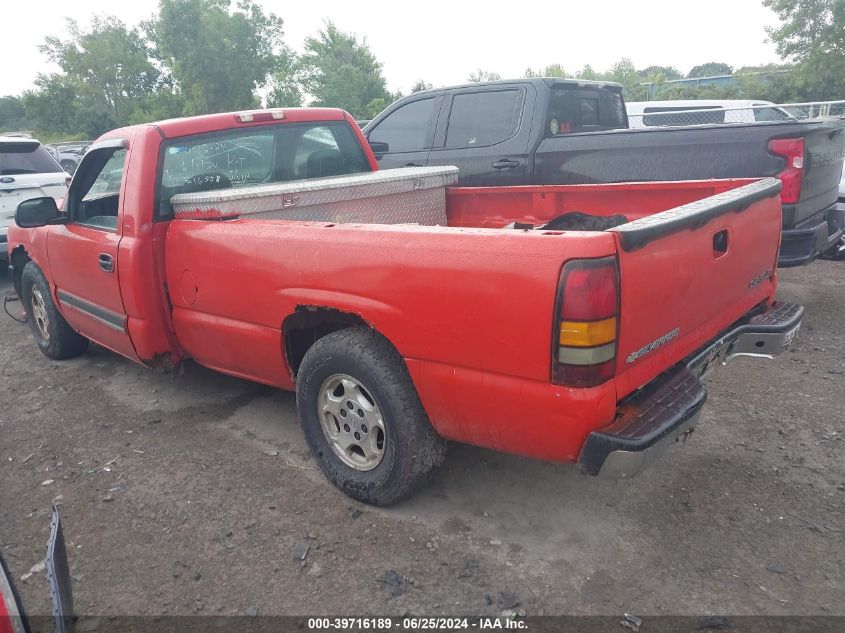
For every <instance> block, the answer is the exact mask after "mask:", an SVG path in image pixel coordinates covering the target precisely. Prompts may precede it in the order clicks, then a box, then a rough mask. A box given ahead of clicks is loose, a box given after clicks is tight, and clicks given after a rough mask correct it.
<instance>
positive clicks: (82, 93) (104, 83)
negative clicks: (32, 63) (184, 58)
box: [40, 16, 160, 123]
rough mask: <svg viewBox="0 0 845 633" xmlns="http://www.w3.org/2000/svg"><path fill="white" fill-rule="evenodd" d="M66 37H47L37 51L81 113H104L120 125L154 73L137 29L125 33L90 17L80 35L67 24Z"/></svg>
mask: <svg viewBox="0 0 845 633" xmlns="http://www.w3.org/2000/svg"><path fill="white" fill-rule="evenodd" d="M67 33H68V37H67V38H65V39H62V38H59V37H48V38H47V39H46V40H45V43H44V45H43V46H41V47H40V50H41V52H43V53H45V54H46V55H47V57H48V58H49V59H50V61H52V62H55V63H56V64H58V65H59V67H60V68H61V69H62V73H63V74H64V76H65V77H66V80H67V81H68V82H70V83H71V84H73V85H74V87H75V90H76V91H77V93H78V96H79V98H81V99H83V100H84V101H85V107H86V108H91V107H93V108H95V109H96V110H98V111H102V110H105V111H107V112H108V113H109V117H110V119H111V120H112V121H114V122H117V123H124V122H126V121H127V120H128V119H129V116H130V114H131V113H132V111H133V110H134V109H135V107H136V102H137V100H138V99H141V98H144V97H146V96H147V95H148V94H150V93H151V92H153V91H154V90H155V89H156V87H157V86H158V84H159V80H160V73H159V71H158V69H157V68H156V67H155V66H153V64H152V63H151V62H150V60H149V50H148V48H147V44H146V42H145V41H144V39H143V37H142V36H141V33H140V32H139V31H138V29H127V28H126V26H125V25H124V24H123V22H121V21H120V20H118V19H117V18H115V17H111V16H105V17H95V18H94V19H93V20H92V22H91V24H90V26H89V27H88V29H86V30H83V29H81V28H80V27H79V24H77V23H76V22H75V21H74V20H68V21H67Z"/></svg>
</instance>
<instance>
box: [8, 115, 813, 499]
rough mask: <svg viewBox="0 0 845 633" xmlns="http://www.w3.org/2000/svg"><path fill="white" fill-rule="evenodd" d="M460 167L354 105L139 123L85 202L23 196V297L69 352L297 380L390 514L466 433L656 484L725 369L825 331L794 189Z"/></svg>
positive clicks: (341, 477)
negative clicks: (780, 269) (403, 152)
mask: <svg viewBox="0 0 845 633" xmlns="http://www.w3.org/2000/svg"><path fill="white" fill-rule="evenodd" d="M327 137H331V138H332V139H333V143H332V144H331V145H327V143H326V142H324V140H325V139H326V138H327ZM315 139H321V142H319V143H315V142H314V140H315ZM116 170H119V171H120V172H121V174H122V177H121V178H120V185H119V187H113V186H107V185H103V186H102V187H101V186H100V183H103V182H106V183H108V182H112V183H113V182H117V179H116V178H115V177H114V173H115V171H116ZM454 179H455V169H454V168H451V167H448V168H435V169H396V170H383V171H382V170H378V163H377V161H376V159H375V157H374V155H373V154H372V153H371V152H370V150H369V147H368V145H367V143H366V140H365V139H364V136H363V134H362V132H361V130H360V128H359V127H358V126H357V124H356V123H355V121H354V120H353V119H352V118H351V117H350V116H349V115H348V114H346V113H344V112H343V111H340V110H333V109H294V110H266V111H257V112H245V113H234V114H232V113H230V114H214V115H207V116H201V117H191V118H184V119H174V120H170V121H164V122H160V123H158V124H155V125H152V124H150V125H136V126H131V127H126V128H122V129H119V130H115V131H113V132H110V133H108V134H106V135H104V136H103V137H102V138H100V139H99V140H98V141H97V142H96V143H94V144H93V145H92V146H91V148H90V149H89V150H88V153H87V154H86V156H85V157H84V158H83V160H82V162H81V163H80V165H79V169H78V171H77V174H76V176H75V177H74V180H73V182H72V183H71V187H70V191H69V192H68V195H67V197H66V198H65V201H64V207H63V211H61V212H60V211H59V209H58V208H57V207H56V204H55V200H54V199H53V198H49V197H48V198H41V199H38V200H30V201H27V202H23V203H21V205H20V206H19V207H18V211H17V216H16V226H14V227H12V228H11V230H10V233H9V238H10V242H9V252H10V255H11V260H12V273H13V283H14V288H15V291H16V292H17V294H18V296H19V297H20V298H21V300H22V302H23V305H24V307H25V309H26V311H27V313H28V317H29V323H30V327H31V330H32V334H33V336H34V338H35V341H36V343H37V345H38V348H39V349H40V350H41V351H42V352H43V353H44V354H45V355H46V356H47V357H49V358H51V359H56V360H59V359H64V358H70V357H73V356H77V355H79V354H82V353H83V352H84V351H85V349H86V347H87V345H88V342H89V340H90V341H94V342H96V343H98V344H100V345H102V346H104V347H106V348H108V349H111V350H113V351H115V352H117V353H119V354H122V355H124V356H126V357H127V358H130V359H132V360H135V361H137V362H139V363H142V364H144V365H147V366H150V367H168V366H175V365H178V364H179V363H181V362H182V361H184V360H186V359H193V360H194V361H195V362H197V363H199V364H202V365H205V366H207V367H210V368H212V369H216V370H218V371H221V372H224V373H227V374H231V375H234V376H238V377H241V378H245V379H249V380H253V381H256V382H259V383H264V384H268V385H272V386H275V387H278V388H281V389H287V390H295V391H296V400H297V407H298V410H299V417H300V421H301V424H302V428H303V431H304V433H305V437H306V439H307V441H308V444H309V446H310V448H311V451H312V454H313V456H314V458H315V460H316V462H317V464H319V466H320V468H321V469H322V470H323V472H324V473H325V474H326V476H327V477H328V478H329V479H330V480H331V481H332V482H333V483H334V484H335V485H336V486H337V487H338V488H340V489H341V490H342V491H343V492H345V493H346V494H348V495H350V496H352V497H354V498H356V499H359V500H361V501H364V502H367V503H375V504H388V503H392V502H395V501H398V500H399V499H402V498H404V497H406V496H407V495H409V494H410V493H411V492H412V491H413V490H414V489H416V488H417V487H418V486H419V485H421V483H422V482H423V481H425V479H426V476H427V475H428V473H429V472H430V471H431V470H432V469H433V468H434V467H435V466H436V465H438V464H439V463H440V462H441V461H442V459H443V456H444V450H445V440H455V441H459V442H466V443H470V444H476V445H479V446H485V447H489V448H493V449H497V450H500V451H505V452H509V453H516V454H520V455H526V456H531V457H535V458H539V459H545V460H554V461H572V462H574V461H577V462H579V463H580V465H581V467H582V469H583V470H584V471H585V472H587V473H590V474H594V475H595V474H598V473H613V474H621V475H633V474H636V473H637V472H639V471H640V470H641V469H642V468H644V467H645V466H646V465H647V464H648V463H650V462H651V461H652V460H654V459H655V458H656V456H658V455H659V454H660V453H661V452H662V451H663V450H664V449H666V448H667V447H668V446H669V445H670V444H672V443H674V442H675V441H676V439H678V438H686V436H687V435H688V434H689V432H690V430H691V429H692V428H693V426H694V425H695V424H696V421H697V419H698V416H699V414H700V412H701V408H702V406H703V404H704V401H705V399H706V396H707V392H706V390H705V388H704V386H703V384H702V382H701V380H702V378H703V376H704V375H706V374H707V372H708V371H710V370H712V369H714V368H716V367H717V366H719V365H720V364H724V363H727V362H729V361H730V360H732V359H733V358H736V357H738V356H752V357H761V356H767V357H771V356H773V355H775V354H777V353H779V352H780V351H782V350H783V349H784V348H785V347H786V346H788V345H789V343H790V341H791V340H792V337H793V336H794V335H795V332H796V331H797V329H798V327H799V325H800V323H801V318H802V314H803V308H801V307H800V306H797V305H792V304H779V303H776V302H775V301H774V297H775V292H776V287H777V277H776V274H775V266H776V262H777V257H778V241H779V235H780V228H781V210H780V190H781V182H780V181H779V180H777V179H774V178H765V179H762V180H750V179H746V180H719V181H716V180H709V181H703V182H678V183H623V184H604V185H575V186H554V185H548V186H531V187H487V188H476V187H470V188H462V187H455V188H448V189H447V188H446V186H445V185H446V184H448V183H449V182H450V181H452V180H454ZM221 220H225V221H221ZM570 229H577V230H570Z"/></svg>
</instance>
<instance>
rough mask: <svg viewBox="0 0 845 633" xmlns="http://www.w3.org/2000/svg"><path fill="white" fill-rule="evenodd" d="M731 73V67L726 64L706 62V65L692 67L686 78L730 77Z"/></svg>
mask: <svg viewBox="0 0 845 633" xmlns="http://www.w3.org/2000/svg"><path fill="white" fill-rule="evenodd" d="M733 72H734V69H733V66H729V65H728V64H723V63H721V62H707V63H706V64H699V65H698V66H693V67H692V68H691V69H690V71H689V72H688V73H687V77H689V78H690V79H695V78H698V77H717V76H719V75H732V74H733Z"/></svg>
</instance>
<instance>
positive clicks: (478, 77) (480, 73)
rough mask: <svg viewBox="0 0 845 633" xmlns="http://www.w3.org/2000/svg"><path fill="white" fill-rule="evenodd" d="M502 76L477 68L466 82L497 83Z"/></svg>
mask: <svg viewBox="0 0 845 633" xmlns="http://www.w3.org/2000/svg"><path fill="white" fill-rule="evenodd" d="M501 78H502V76H501V75H500V74H499V73H491V72H489V71H487V70H483V69H481V68H479V69H478V70H476V71H475V72H471V73H470V74H469V77H467V81H468V82H470V83H474V84H477V83H480V82H482V81H498V80H499V79H501Z"/></svg>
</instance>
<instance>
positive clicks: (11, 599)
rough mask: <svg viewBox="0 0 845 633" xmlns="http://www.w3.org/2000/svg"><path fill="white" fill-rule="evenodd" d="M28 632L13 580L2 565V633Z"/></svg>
mask: <svg viewBox="0 0 845 633" xmlns="http://www.w3.org/2000/svg"><path fill="white" fill-rule="evenodd" d="M28 630H29V629H27V628H25V626H24V622H23V618H22V617H21V613H20V611H19V609H18V605H17V602H16V599H15V593H14V591H13V590H12V585H11V579H10V578H9V577H8V576H6V567H5V565H3V564H2V563H0V633H24V631H28Z"/></svg>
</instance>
